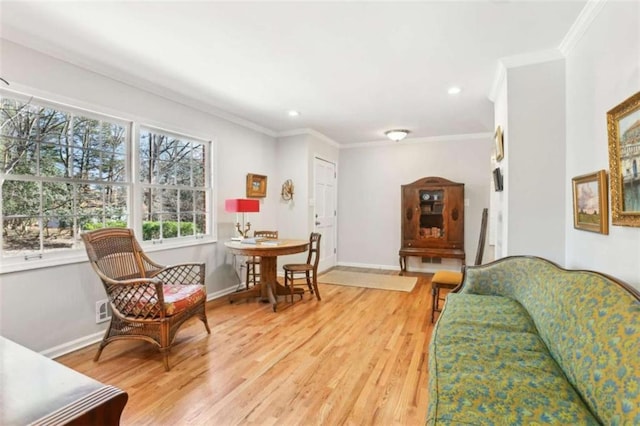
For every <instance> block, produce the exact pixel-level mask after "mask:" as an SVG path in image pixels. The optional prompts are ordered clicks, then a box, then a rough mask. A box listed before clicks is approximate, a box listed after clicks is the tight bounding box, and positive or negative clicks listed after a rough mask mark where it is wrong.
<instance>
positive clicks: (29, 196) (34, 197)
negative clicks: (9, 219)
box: [2, 180, 40, 216]
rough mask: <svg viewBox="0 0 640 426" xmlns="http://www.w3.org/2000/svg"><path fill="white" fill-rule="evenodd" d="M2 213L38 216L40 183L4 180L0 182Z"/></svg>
mask: <svg viewBox="0 0 640 426" xmlns="http://www.w3.org/2000/svg"><path fill="white" fill-rule="evenodd" d="M2 214H3V216H9V215H24V216H39V215H40V185H39V184H38V182H23V181H17V180H5V181H4V183H3V184H2Z"/></svg>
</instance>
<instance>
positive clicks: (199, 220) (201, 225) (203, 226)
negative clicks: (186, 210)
mask: <svg viewBox="0 0 640 426" xmlns="http://www.w3.org/2000/svg"><path fill="white" fill-rule="evenodd" d="M195 219H196V232H197V233H198V234H206V233H207V216H206V215H204V214H196V215H195Z"/></svg>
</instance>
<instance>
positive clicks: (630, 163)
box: [607, 92, 640, 227]
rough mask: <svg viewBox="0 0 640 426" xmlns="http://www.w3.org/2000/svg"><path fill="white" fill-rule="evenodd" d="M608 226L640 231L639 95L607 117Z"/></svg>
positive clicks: (639, 93)
mask: <svg viewBox="0 0 640 426" xmlns="http://www.w3.org/2000/svg"><path fill="white" fill-rule="evenodd" d="M607 132H608V135H609V170H610V174H611V222H612V223H613V224H614V225H624V226H637V227H640V92H638V93H636V94H635V95H633V96H631V97H630V98H628V99H627V100H625V101H624V102H622V103H621V104H620V105H618V106H616V107H615V108H613V109H611V110H610V111H609V112H608V113H607Z"/></svg>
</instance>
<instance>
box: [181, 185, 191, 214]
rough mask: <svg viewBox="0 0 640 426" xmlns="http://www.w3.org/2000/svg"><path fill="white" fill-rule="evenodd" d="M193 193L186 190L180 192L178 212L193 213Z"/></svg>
mask: <svg viewBox="0 0 640 426" xmlns="http://www.w3.org/2000/svg"><path fill="white" fill-rule="evenodd" d="M193 192H194V191H188V190H184V189H183V190H181V191H180V211H181V212H183V213H186V212H192V211H193Z"/></svg>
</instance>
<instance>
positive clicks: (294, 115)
mask: <svg viewBox="0 0 640 426" xmlns="http://www.w3.org/2000/svg"><path fill="white" fill-rule="evenodd" d="M287 114H289V117H298V116H299V115H300V113H299V112H298V111H295V110H291V111H289V112H288V113H287Z"/></svg>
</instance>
